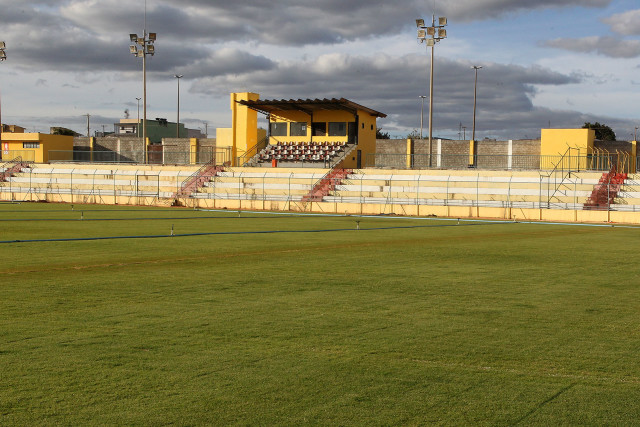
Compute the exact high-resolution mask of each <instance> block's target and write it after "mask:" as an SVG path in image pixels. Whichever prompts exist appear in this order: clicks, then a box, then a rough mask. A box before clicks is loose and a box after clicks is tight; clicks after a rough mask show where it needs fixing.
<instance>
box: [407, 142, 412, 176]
mask: <svg viewBox="0 0 640 427" xmlns="http://www.w3.org/2000/svg"><path fill="white" fill-rule="evenodd" d="M412 159H413V140H412V139H411V138H407V159H406V163H407V169H411V167H412V164H411V163H412V162H411V160H412Z"/></svg>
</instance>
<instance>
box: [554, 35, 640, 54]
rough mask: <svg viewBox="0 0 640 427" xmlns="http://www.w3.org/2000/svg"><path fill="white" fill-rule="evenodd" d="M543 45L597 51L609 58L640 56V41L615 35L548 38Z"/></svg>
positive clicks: (588, 51) (585, 51) (587, 51)
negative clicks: (621, 38) (618, 37)
mask: <svg viewBox="0 0 640 427" xmlns="http://www.w3.org/2000/svg"><path fill="white" fill-rule="evenodd" d="M544 45H545V46H549V47H555V48H558V49H564V50H569V51H572V52H580V53H597V54H598V55H603V56H608V57H610V58H635V57H637V56H640V41H638V40H620V39H617V38H615V37H584V38H580V39H555V40H548V41H546V42H545V43H544Z"/></svg>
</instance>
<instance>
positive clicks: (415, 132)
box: [406, 129, 420, 139]
mask: <svg viewBox="0 0 640 427" xmlns="http://www.w3.org/2000/svg"><path fill="white" fill-rule="evenodd" d="M406 138H407V139H420V132H418V129H414V130H412V131H411V132H409V134H408V135H407V136H406Z"/></svg>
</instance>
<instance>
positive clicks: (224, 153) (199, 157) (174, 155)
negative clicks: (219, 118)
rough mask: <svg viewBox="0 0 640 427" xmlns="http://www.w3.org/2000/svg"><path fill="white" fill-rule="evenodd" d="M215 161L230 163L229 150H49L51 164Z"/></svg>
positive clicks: (190, 162)
mask: <svg viewBox="0 0 640 427" xmlns="http://www.w3.org/2000/svg"><path fill="white" fill-rule="evenodd" d="M212 159H215V163H216V165H223V164H225V163H228V161H229V153H228V150H225V149H217V150H216V151H215V154H214V152H213V151H211V150H198V151H171V150H164V151H152V150H149V151H147V152H145V151H121V152H116V151H89V150H49V163H116V164H117V163H128V164H163V165H201V164H206V163H209V162H211V161H212Z"/></svg>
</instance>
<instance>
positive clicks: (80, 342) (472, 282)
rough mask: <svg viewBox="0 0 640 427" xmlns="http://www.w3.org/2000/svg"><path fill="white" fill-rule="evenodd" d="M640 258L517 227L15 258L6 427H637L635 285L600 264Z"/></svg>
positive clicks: (611, 232)
mask: <svg viewBox="0 0 640 427" xmlns="http://www.w3.org/2000/svg"><path fill="white" fill-rule="evenodd" d="M270 221H271V220H270ZM282 221H283V224H285V225H281V226H288V227H299V226H300V224H305V225H307V226H308V227H310V228H321V227H326V226H327V224H334V225H335V224H336V223H340V221H344V219H325V218H320V219H308V218H300V219H295V220H293V219H288V218H283V219H282ZM380 221H381V222H382V223H386V222H384V220H380ZM394 221H395V220H394ZM398 221H405V220H398ZM407 221H408V222H407V223H410V220H407ZM351 223H352V224H353V222H351ZM233 224H235V225H234V226H246V224H242V223H241V222H238V223H233ZM362 224H365V223H364V222H363V223H362ZM362 224H361V225H362ZM258 225H260V224H259V223H257V222H256V223H253V225H252V226H254V227H255V226H258ZM376 225H377V223H376ZM261 226H263V227H271V226H272V224H271V223H269V224H267V223H266V222H265V223H263V224H262V225H261ZM43 231H44V230H43ZM51 231H52V232H58V230H51ZM110 231H113V230H110ZM636 242H637V236H635V231H634V230H631V232H630V231H629V230H616V229H598V228H576V227H562V226H554V227H543V226H539V225H527V224H505V225H504V226H502V225H500V226H491V227H441V228H425V229H404V230H402V229H401V230H378V231H375V232H367V233H359V232H356V231H352V232H347V233H331V234H330V235H328V234H309V235H304V237H303V238H301V237H300V236H299V235H286V234H283V235H271V236H238V235H236V236H222V237H213V238H210V237H202V238H200V237H198V238H194V239H182V240H180V239H166V240H164V241H162V242H160V241H154V242H150V241H132V242H131V243H130V244H127V245H116V244H113V242H76V243H72V244H64V245H63V244H56V243H52V244H47V245H36V246H29V245H17V247H12V248H11V250H5V249H4V247H3V248H0V253H1V254H2V256H3V258H2V259H3V260H4V261H3V265H5V268H3V269H2V270H3V271H14V269H16V270H15V271H19V270H20V269H21V268H24V269H28V268H33V269H34V271H31V272H29V273H25V274H23V275H20V274H13V275H10V276H8V275H6V274H4V275H3V284H2V286H1V287H0V299H1V301H2V305H0V320H1V323H0V325H1V326H0V343H2V344H1V345H0V368H2V372H3V385H4V386H3V388H2V389H0V414H1V416H2V419H3V422H4V423H6V424H34V423H36V422H37V423H40V424H42V423H45V424H101V425H104V424H167V423H174V424H276V425H283V424H286V425H291V424H305V423H313V424H343V425H346V424H348V425H370V424H395V425H406V424H447V425H469V424H492V425H495V424H501V425H502V424H504V425H513V424H516V423H530V424H546V425H555V424H592V425H598V424H632V423H633V422H634V421H635V420H637V419H638V418H639V416H640V414H639V413H638V406H637V404H636V402H637V400H638V398H640V392H639V391H638V387H637V383H636V381H637V378H638V377H639V376H640V365H639V363H638V361H637V360H636V359H637V358H636V355H637V349H638V348H639V347H640V345H639V344H640V336H639V333H638V328H637V319H636V318H637V312H638V309H639V308H640V302H639V301H640V298H638V297H639V296H640V295H639V292H638V289H637V285H636V284H635V280H634V277H635V276H636V274H637V271H636V270H634V268H633V266H631V267H629V268H626V269H619V268H618V269H616V270H615V279H613V278H612V277H611V274H609V272H610V271H611V270H610V269H611V266H612V265H614V266H616V265H618V264H619V263H620V255H619V253H616V251H613V250H607V251H603V250H602V248H615V247H624V248H625V251H627V250H628V251H632V252H633V251H635V250H637V249H638V243H636ZM7 260H9V261H10V262H12V263H14V264H13V265H9V268H7V267H6V266H7V265H8V264H4V263H5V262H7ZM138 262H142V263H141V264H138ZM101 264H102V265H101ZM104 264H107V265H108V264H113V266H111V267H104ZM118 264H122V265H118ZM74 266H87V267H88V268H78V269H76V268H74ZM40 268H41V269H42V270H40V271H38V269H40ZM55 268H61V270H55ZM602 271H605V272H608V273H607V274H601V273H599V272H602Z"/></svg>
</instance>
